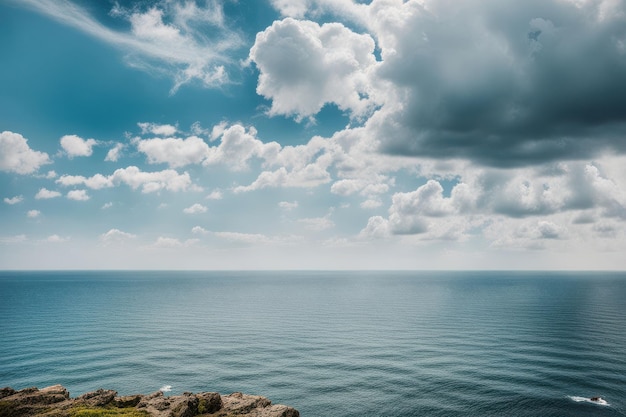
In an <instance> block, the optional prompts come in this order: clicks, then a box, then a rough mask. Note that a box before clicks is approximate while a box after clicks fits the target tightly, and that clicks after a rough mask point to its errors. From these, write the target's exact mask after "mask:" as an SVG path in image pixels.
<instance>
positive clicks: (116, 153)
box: [104, 143, 125, 162]
mask: <svg viewBox="0 0 626 417" xmlns="http://www.w3.org/2000/svg"><path fill="white" fill-rule="evenodd" d="M124 148H125V145H124V144H123V143H116V144H115V146H114V147H112V148H111V149H109V151H108V152H107V156H106V157H105V158H104V160H105V161H107V162H117V160H118V159H120V153H121V152H122V150H123V149H124Z"/></svg>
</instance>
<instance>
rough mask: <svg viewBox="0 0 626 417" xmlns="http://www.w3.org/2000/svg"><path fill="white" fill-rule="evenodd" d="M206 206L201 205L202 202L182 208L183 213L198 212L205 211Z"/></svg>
mask: <svg viewBox="0 0 626 417" xmlns="http://www.w3.org/2000/svg"><path fill="white" fill-rule="evenodd" d="M207 210H208V209H207V208H206V207H205V206H203V205H202V204H198V203H196V204H194V205H192V206H190V207H187V208H186V209H183V213H185V214H200V213H206V212H207Z"/></svg>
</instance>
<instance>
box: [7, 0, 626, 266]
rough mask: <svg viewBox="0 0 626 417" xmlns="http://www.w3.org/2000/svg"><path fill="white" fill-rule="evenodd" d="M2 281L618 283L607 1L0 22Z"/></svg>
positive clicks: (618, 21) (619, 24) (179, 2)
mask: <svg viewBox="0 0 626 417" xmlns="http://www.w3.org/2000/svg"><path fill="white" fill-rule="evenodd" d="M0 54H1V55H2V57H3V65H1V66H0V83H1V84H2V85H1V88H0V194H1V195H0V199H2V201H0V268H2V269H22V268H25V269H46V268H53V269H56V268H61V269H92V268H95V269H98V268H110V269H128V268H129V269H134V268H139V269H161V268H168V269H624V268H625V267H626V261H625V260H624V257H623V256H622V254H623V253H624V251H625V250H626V239H625V232H624V231H625V230H626V228H625V224H624V222H625V221H626V156H625V155H624V153H625V151H626V117H625V116H624V115H625V114H626V113H625V110H626V2H625V1H620V0H541V1H538V0H537V1H534V0H532V1H527V2H514V1H508V0H506V1H502V0H498V1H496V0H480V1H479V0H466V1H463V2H458V1H452V0H408V1H400V0H373V1H371V2H367V1H353V0H332V1H331V0H263V1H255V2H243V1H235V0H207V1H203V0H161V1H97V2H96V1H87V0H80V1H79V0H19V1H18V0H8V1H4V2H2V3H0Z"/></svg>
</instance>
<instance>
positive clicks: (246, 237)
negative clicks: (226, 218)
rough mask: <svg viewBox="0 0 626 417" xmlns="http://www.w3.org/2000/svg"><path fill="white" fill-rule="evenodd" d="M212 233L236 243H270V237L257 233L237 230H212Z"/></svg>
mask: <svg viewBox="0 0 626 417" xmlns="http://www.w3.org/2000/svg"><path fill="white" fill-rule="evenodd" d="M213 235H215V236H217V237H219V238H221V239H224V240H228V241H231V242H237V243H246V244H256V243H270V242H271V241H272V239H271V238H269V237H267V236H265V235H262V234H257V233H238V232H213Z"/></svg>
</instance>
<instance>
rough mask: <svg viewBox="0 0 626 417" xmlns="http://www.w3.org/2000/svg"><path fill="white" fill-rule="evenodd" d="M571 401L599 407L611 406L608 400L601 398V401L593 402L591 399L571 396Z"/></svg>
mask: <svg viewBox="0 0 626 417" xmlns="http://www.w3.org/2000/svg"><path fill="white" fill-rule="evenodd" d="M569 398H570V399H572V400H574V401H576V402H577V403H591V404H597V405H611V404H609V403H608V402H606V400H604V399H602V398H600V399H599V400H596V401H594V400H592V399H591V398H588V397H577V396H575V395H570V397H569Z"/></svg>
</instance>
